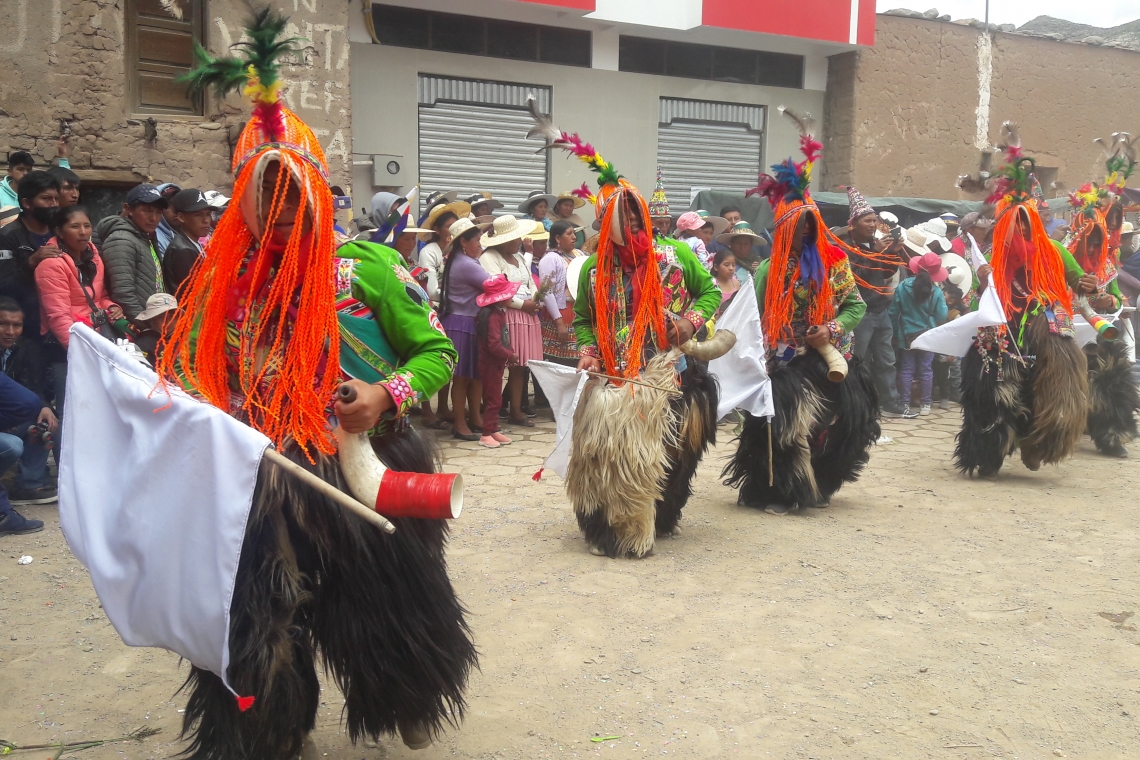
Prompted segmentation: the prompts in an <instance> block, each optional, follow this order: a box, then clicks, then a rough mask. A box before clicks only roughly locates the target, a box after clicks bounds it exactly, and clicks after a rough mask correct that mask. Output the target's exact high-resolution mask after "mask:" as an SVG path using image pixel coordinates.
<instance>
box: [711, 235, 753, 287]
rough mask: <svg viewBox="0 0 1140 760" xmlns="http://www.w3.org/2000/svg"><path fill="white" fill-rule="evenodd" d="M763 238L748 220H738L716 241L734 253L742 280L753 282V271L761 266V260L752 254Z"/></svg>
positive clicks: (717, 237) (738, 275)
mask: <svg viewBox="0 0 1140 760" xmlns="http://www.w3.org/2000/svg"><path fill="white" fill-rule="evenodd" d="M763 239H764V238H762V237H760V236H759V235H757V234H756V233H755V232H753V231H752V225H750V224H749V223H748V222H737V223H736V224H734V225H732V229H731V230H729V231H728V232H725V233H723V234H720V235H717V236H716V242H718V243H720V244H721V245H723V246H726V247H727V248H728V250H729V251H730V252H731V253H732V258H733V259H734V260H735V261H736V276H737V278H738V279H740V281H741V282H751V281H752V273H753V272H755V271H756V267H758V266H760V260H759V259H757V258H755V257H754V256H753V255H752V250H753V248H754V246H755V245H756V244H757V243H758V242H760V241H762V240H763Z"/></svg>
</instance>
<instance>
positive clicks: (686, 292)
mask: <svg viewBox="0 0 1140 760" xmlns="http://www.w3.org/2000/svg"><path fill="white" fill-rule="evenodd" d="M653 248H654V250H655V251H656V252H657V263H658V268H659V270H660V272H661V285H662V288H663V289H664V291H665V299H664V300H665V308H666V309H667V310H668V311H670V312H672V313H674V314H676V315H678V316H680V317H684V318H685V319H687V320H689V321H690V322H692V323H693V328H694V329H696V330H698V331H699V330H700V329H701V327H702V326H704V324H705V322H707V321H708V320H709V319H711V318H712V316H713V314H715V313H716V310H717V307H718V306H720V299H721V292H720V288H718V287H717V286H716V281H715V280H713V278H712V275H710V274H709V273H708V270H707V269H705V268H704V266H702V265H701V262H700V260H699V259H697V257H696V255H695V254H693V251H692V250H691V249H690V248H689V246H688V245H686V244H685V243H682V242H681V241H679V240H674V239H673V238H660V237H659V238H656V239H654V241H653ZM597 268H598V257H597V255H592V256H590V258H588V259H586V263H585V264H583V265H582V273H581V275H580V277H581V279H580V280H579V286H578V289H579V293H582V291H583V290H584V291H585V294H584V295H583V296H582V297H580V298H578V300H576V301H575V302H574V333H575V335H576V336H577V338H578V351H579V353H580V354H581V355H582V356H598V337H597V333H596V332H595V329H594V325H595V321H596V314H595V312H596V309H595V307H594V299H595V289H594V274H595V272H596V270H597ZM618 281H619V282H622V283H623V285H624V287H623V288H622V292H621V294H620V296H619V294H617V293H614V294H612V295H611V297H613V298H615V299H619V302H618V305H619V308H618V310H617V311H618V319H619V320H621V321H622V322H623V327H628V325H629V313H628V309H627V308H626V304H627V303H628V302H629V301H630V300H632V291H631V289H630V288H631V286H630V283H629V278H628V277H621V278H619V280H618ZM617 333H618V335H619V339H620V338H621V337H622V336H623V335H625V334H627V333H628V330H620V329H619V330H618V331H617ZM618 353H619V354H620V353H621V352H620V351H619V352H618Z"/></svg>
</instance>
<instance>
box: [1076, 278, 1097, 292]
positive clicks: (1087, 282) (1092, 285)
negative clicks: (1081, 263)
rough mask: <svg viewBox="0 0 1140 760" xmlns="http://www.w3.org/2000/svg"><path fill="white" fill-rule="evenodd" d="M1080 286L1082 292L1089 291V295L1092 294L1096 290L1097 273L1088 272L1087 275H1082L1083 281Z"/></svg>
mask: <svg viewBox="0 0 1140 760" xmlns="http://www.w3.org/2000/svg"><path fill="white" fill-rule="evenodd" d="M1078 287H1080V289H1081V292H1082V293H1088V294H1089V295H1092V294H1093V293H1095V292H1096V275H1095V274H1086V275H1085V276H1083V277H1081V282H1080V285H1079V286H1078Z"/></svg>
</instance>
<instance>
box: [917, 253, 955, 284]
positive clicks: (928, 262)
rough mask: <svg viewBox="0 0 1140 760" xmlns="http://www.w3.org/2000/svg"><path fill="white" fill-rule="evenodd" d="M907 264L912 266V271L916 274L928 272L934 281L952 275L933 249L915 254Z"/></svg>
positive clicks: (940, 280) (939, 280)
mask: <svg viewBox="0 0 1140 760" xmlns="http://www.w3.org/2000/svg"><path fill="white" fill-rule="evenodd" d="M907 266H908V267H909V268H910V271H911V272H913V273H915V274H918V273H919V272H920V271H925V272H927V273H928V274H929V275H930V279H931V281H933V282H942V281H943V280H945V279H946V278H947V277H949V276H950V272H948V271H947V270H946V267H944V266H942V259H940V258H939V257H938V254H937V253H934V252H933V251H927V252H926V253H924V254H922V255H921V256H915V257H914V258H912V259H911V260H910V263H909V264H907Z"/></svg>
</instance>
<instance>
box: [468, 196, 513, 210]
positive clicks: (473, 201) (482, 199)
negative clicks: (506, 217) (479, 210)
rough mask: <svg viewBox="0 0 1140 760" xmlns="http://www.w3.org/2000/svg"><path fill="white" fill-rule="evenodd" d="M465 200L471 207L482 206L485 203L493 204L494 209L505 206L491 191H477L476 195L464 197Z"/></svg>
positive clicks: (492, 208)
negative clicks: (492, 195) (493, 196)
mask: <svg viewBox="0 0 1140 760" xmlns="http://www.w3.org/2000/svg"><path fill="white" fill-rule="evenodd" d="M463 201H464V202H465V203H467V204H469V205H470V206H471V208H475V207H476V206H480V205H482V204H484V203H489V204H490V205H491V210H492V211H494V210H495V209H497V208H502V207H503V202H502V201H500V200H497V199H495V198H492V197H491V194H490V193H475V194H474V195H471V196H469V197H467V198H464V199H463Z"/></svg>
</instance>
